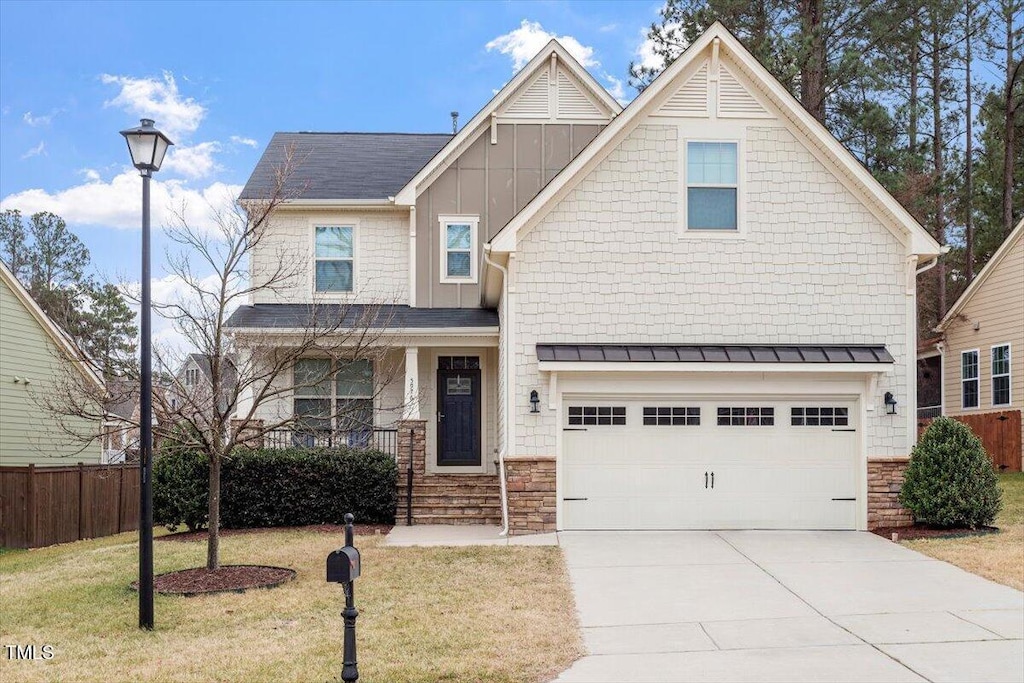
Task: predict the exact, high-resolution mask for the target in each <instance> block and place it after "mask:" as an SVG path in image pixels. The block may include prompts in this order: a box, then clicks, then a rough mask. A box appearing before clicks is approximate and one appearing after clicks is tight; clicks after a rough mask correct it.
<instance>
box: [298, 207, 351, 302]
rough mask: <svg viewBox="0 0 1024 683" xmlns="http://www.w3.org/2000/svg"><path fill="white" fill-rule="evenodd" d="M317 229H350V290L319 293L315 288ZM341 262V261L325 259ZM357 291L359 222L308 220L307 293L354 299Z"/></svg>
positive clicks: (349, 220) (316, 295) (317, 295)
mask: <svg viewBox="0 0 1024 683" xmlns="http://www.w3.org/2000/svg"><path fill="white" fill-rule="evenodd" d="M317 228H352V289H351V290H350V291H348V292H321V291H318V290H317V288H316V262H317V257H316V229H317ZM325 260H335V261H339V260H343V259H325ZM358 290H359V221H358V220H357V219H354V218H353V219H348V220H343V221H338V220H316V219H312V218H311V219H310V220H309V291H310V292H312V293H313V296H315V297H326V298H332V299H347V298H351V297H354V296H355V294H356V292H357V291H358Z"/></svg>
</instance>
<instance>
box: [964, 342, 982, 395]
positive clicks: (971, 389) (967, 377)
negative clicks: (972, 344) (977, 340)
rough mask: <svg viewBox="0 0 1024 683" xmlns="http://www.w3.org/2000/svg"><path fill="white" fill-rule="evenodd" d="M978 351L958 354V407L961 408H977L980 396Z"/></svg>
mask: <svg viewBox="0 0 1024 683" xmlns="http://www.w3.org/2000/svg"><path fill="white" fill-rule="evenodd" d="M979 378H980V374H979V372H978V351H977V350H974V351H964V352H963V353H961V354H960V405H961V407H963V408H977V407H978V399H979V397H980V395H981V390H980V387H979V382H980V379H979Z"/></svg>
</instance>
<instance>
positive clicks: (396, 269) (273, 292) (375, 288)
mask: <svg viewBox="0 0 1024 683" xmlns="http://www.w3.org/2000/svg"><path fill="white" fill-rule="evenodd" d="M317 225H323V226H328V225H355V228H356V229H355V283H354V287H353V291H352V292H351V293H340V292H319V293H315V292H314V291H313V287H314V283H313V230H314V228H315V227H316V226H317ZM252 276H253V281H254V282H255V283H256V284H257V287H258V286H259V285H260V284H261V283H264V284H265V283H267V281H268V280H270V279H275V280H276V284H275V285H274V286H273V287H265V288H263V289H258V290H257V291H256V292H255V293H254V294H253V303H256V304H278V303H289V304H300V303H312V302H314V301H316V302H318V303H324V302H332V303H334V302H342V303H359V304H406V303H408V300H409V214H408V212H407V211H404V210H395V209H385V210H358V211H357V210H312V209H304V210H300V209H293V208H288V207H281V208H278V209H277V211H276V212H275V213H274V216H273V218H272V219H271V222H270V224H269V225H268V226H267V233H266V235H265V236H264V237H263V238H262V240H261V241H260V243H259V245H258V246H257V247H256V249H254V250H253V253H252Z"/></svg>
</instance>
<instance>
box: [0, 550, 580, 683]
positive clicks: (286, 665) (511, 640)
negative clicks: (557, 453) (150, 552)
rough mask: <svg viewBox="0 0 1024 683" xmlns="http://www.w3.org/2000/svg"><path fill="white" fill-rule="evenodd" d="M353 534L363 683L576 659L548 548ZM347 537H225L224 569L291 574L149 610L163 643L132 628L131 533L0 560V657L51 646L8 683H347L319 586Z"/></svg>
mask: <svg viewBox="0 0 1024 683" xmlns="http://www.w3.org/2000/svg"><path fill="white" fill-rule="evenodd" d="M382 539H383V537H382V536H357V539H356V545H357V546H358V547H359V548H360V550H361V552H362V555H363V575H362V578H360V579H359V580H358V582H357V583H356V606H357V607H358V609H359V619H358V622H357V623H358V628H357V633H358V643H359V672H360V680H365V681H372V682H374V683H379V682H383V681H396V682H403V683H404V682H406V681H424V682H426V681H431V682H433V681H441V680H443V681H517V682H518V681H543V680H548V679H550V678H551V677H553V676H554V675H555V674H556V673H557V672H559V671H561V670H562V669H564V668H566V667H567V666H568V665H569V663H571V662H572V661H573V660H574V659H576V657H578V656H579V655H580V654H581V652H582V646H581V643H580V640H579V635H578V630H577V625H576V620H575V613H574V606H573V600H572V593H571V590H570V587H569V582H568V576H567V573H566V569H565V565H564V562H563V559H562V555H561V551H560V550H559V549H558V548H554V547H477V548H472V547H469V548H388V547H383V546H382V545H381V541H382ZM341 544H342V537H341V535H340V534H337V535H336V534H325V533H323V532H313V531H306V530H282V531H272V532H266V533H258V534H240V535H232V536H226V537H224V538H223V539H222V541H221V548H222V561H223V563H224V564H241V563H252V564H272V565H279V566H283V567H291V568H293V569H295V570H296V571H297V572H298V575H297V577H296V580H295V581H292V582H289V583H286V584H284V585H283V586H281V587H278V588H273V589H269V590H256V591H250V592H247V593H245V594H223V595H209V596H202V597H190V598H181V597H168V596H161V595H158V596H157V597H156V630H155V631H154V632H152V633H147V632H141V631H139V630H138V628H137V627H136V622H137V612H136V605H137V595H136V593H134V592H132V591H131V590H129V588H128V584H129V583H130V582H131V581H132V580H133V579H134V578H135V574H136V572H137V562H138V559H137V557H138V556H137V546H136V536H135V535H134V534H122V535H120V536H114V537H110V538H105V539H98V540H93V541H82V542H79V543H72V544H68V545H63V546H56V547H52V548H43V549H39V550H32V551H28V552H18V553H10V554H4V555H2V556H0V645H8V644H18V645H37V646H42V645H51V646H53V649H54V652H55V656H54V657H53V658H52V659H51V660H48V661H10V660H8V659H7V655H6V650H5V651H4V652H2V653H0V680H5V681H25V682H26V683H27V682H30V681H51V680H61V681H103V683H115V682H117V681H140V680H145V681H258V682H264V681H267V682H270V681H274V682H278V681H304V682H305V681H309V682H319V681H331V680H340V671H341V633H342V624H341V617H340V615H339V612H340V611H341V608H342V606H343V596H342V591H341V586H338V585H332V584H327V583H326V582H325V581H324V562H325V558H326V556H327V553H328V552H330V551H331V550H332V549H334V548H336V547H338V546H340V545H341ZM204 557H205V544H204V543H203V542H202V541H190V542H179V541H157V543H156V571H157V573H162V572H166V571H171V570H174V569H182V568H186V567H194V566H200V565H201V564H202V563H203V561H204Z"/></svg>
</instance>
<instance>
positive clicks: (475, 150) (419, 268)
mask: <svg viewBox="0 0 1024 683" xmlns="http://www.w3.org/2000/svg"><path fill="white" fill-rule="evenodd" d="M602 128H603V124H600V123H594V124H567V123H499V124H498V125H497V129H498V130H497V142H496V143H495V144H491V133H490V130H489V129H484V130H483V132H481V133H480V135H479V136H478V137H477V139H476V140H475V141H473V143H472V144H471V145H470V146H469V147H468V148H467V149H466V151H465V152H463V153H462V154H461V155H459V157H458V158H457V159H456V160H455V161H454V162H452V164H451V165H450V166H449V167H448V168H447V169H446V170H445V171H444V172H443V173H442V174H441V175H439V176H438V177H437V179H436V180H434V181H433V182H432V183H431V184H430V186H429V187H427V188H426V189H425V190H424V191H423V192H422V193H421V194H420V195H419V197H418V198H417V199H416V306H419V307H422V308H477V307H479V306H480V284H479V283H472V284H442V283H441V243H440V240H441V225H440V222H439V217H440V216H445V215H470V216H479V217H480V224H479V228H478V229H479V231H480V232H479V236H478V239H477V253H476V254H474V255H473V258H475V259H476V260H477V262H478V263H479V261H480V260H481V259H482V258H483V245H484V244H485V243H486V242H487V241H488V240H489V239H490V238H491V237H493V236H494V235H495V234H496V233H497V232H498V231H499V230H501V228H502V227H503V226H504V225H505V224H506V223H507V222H508V221H509V220H510V219H511V218H512V216H514V215H515V214H516V213H517V212H518V211H519V210H521V209H522V208H523V207H524V206H526V204H527V203H528V202H529V201H530V200H531V199H533V197H534V196H535V195H536V194H537V193H538V192H540V190H541V188H542V187H544V186H545V185H546V184H547V183H548V182H549V181H550V180H551V179H552V178H554V177H555V175H557V174H558V172H559V171H561V170H562V169H563V168H565V166H566V164H568V163H569V162H570V161H572V159H573V158H575V157H576V155H577V154H579V153H580V152H581V151H582V150H583V148H584V147H586V146H587V145H588V144H589V143H590V141H591V140H593V139H594V138H595V137H596V136H597V134H598V133H599V132H601V129H602ZM481 270H482V269H481Z"/></svg>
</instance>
